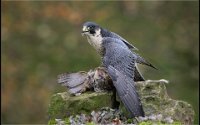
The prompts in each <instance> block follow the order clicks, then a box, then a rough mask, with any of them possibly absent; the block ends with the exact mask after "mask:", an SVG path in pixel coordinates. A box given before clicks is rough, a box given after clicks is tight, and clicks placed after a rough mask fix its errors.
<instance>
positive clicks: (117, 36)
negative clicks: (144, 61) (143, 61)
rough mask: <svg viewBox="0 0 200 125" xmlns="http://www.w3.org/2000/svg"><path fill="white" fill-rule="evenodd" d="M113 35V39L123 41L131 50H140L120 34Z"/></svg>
mask: <svg viewBox="0 0 200 125" xmlns="http://www.w3.org/2000/svg"><path fill="white" fill-rule="evenodd" d="M111 34H112V36H113V38H118V39H120V40H122V41H123V42H124V43H125V44H126V45H127V46H128V48H129V49H133V50H138V49H137V48H136V47H135V46H133V45H132V44H130V43H129V42H128V41H127V40H125V39H124V38H122V37H121V36H119V35H118V34H116V33H114V32H111Z"/></svg>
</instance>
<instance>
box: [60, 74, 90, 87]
mask: <svg viewBox="0 0 200 125" xmlns="http://www.w3.org/2000/svg"><path fill="white" fill-rule="evenodd" d="M87 77H88V75H87V73H86V72H77V73H69V74H67V73H64V74H60V75H58V83H59V84H61V85H63V86H67V87H68V88H74V87H76V86H79V85H81V84H83V83H84V81H85V80H86V79H87Z"/></svg>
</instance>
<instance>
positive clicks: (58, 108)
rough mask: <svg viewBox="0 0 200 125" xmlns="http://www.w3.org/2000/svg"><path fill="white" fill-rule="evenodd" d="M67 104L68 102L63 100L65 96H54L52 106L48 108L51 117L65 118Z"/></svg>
mask: <svg viewBox="0 0 200 125" xmlns="http://www.w3.org/2000/svg"><path fill="white" fill-rule="evenodd" d="M65 105H66V102H65V101H64V100H63V98H62V97H61V96H60V95H58V94H56V95H54V96H52V98H51V102H50V106H49V109H48V114H49V117H50V118H53V119H55V118H57V117H58V118H63V117H64V116H63V113H64V111H65Z"/></svg>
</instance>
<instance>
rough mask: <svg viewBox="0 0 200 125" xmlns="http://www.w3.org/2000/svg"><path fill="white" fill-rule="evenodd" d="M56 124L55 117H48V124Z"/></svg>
mask: <svg viewBox="0 0 200 125" xmlns="http://www.w3.org/2000/svg"><path fill="white" fill-rule="evenodd" d="M55 124H56V120H55V119H50V120H49V121H48V125H55Z"/></svg>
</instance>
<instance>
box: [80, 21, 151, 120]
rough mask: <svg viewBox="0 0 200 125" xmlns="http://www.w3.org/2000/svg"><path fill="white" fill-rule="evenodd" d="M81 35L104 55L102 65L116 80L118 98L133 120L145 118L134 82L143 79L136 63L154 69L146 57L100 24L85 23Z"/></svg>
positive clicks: (114, 82) (114, 80)
mask: <svg viewBox="0 0 200 125" xmlns="http://www.w3.org/2000/svg"><path fill="white" fill-rule="evenodd" d="M82 35H84V36H86V37H87V39H88V42H89V43H90V44H91V45H92V46H93V47H94V48H95V49H96V50H97V52H98V53H99V54H100V55H101V56H102V65H103V66H104V67H105V69H106V70H107V72H108V74H109V76H110V77H111V79H112V81H113V85H114V87H115V90H116V91H117V94H118V96H119V97H120V99H121V101H122V102H123V104H124V105H125V107H126V109H127V110H128V111H129V112H130V113H131V115H132V116H133V117H137V116H144V115H145V114H144V111H143V107H142V104H141V102H140V98H139V95H138V94H137V92H136V89H135V87H134V80H136V81H140V80H142V81H143V80H144V78H143V77H142V76H141V74H140V73H139V71H138V69H137V67H136V63H141V64H145V65H148V66H151V67H153V68H155V67H154V66H153V65H151V64H150V63H149V62H147V61H146V60H145V59H144V58H142V57H141V56H139V55H138V54H136V53H135V52H133V51H131V50H132V49H133V50H137V48H136V47H134V46H133V45H131V44H130V43H129V42H128V41H126V40H125V39H124V38H122V37H121V36H119V35H117V34H116V33H113V32H110V31H108V30H106V29H104V28H102V27H100V26H99V25H98V24H96V23H93V22H86V23H84V24H83V28H82Z"/></svg>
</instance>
